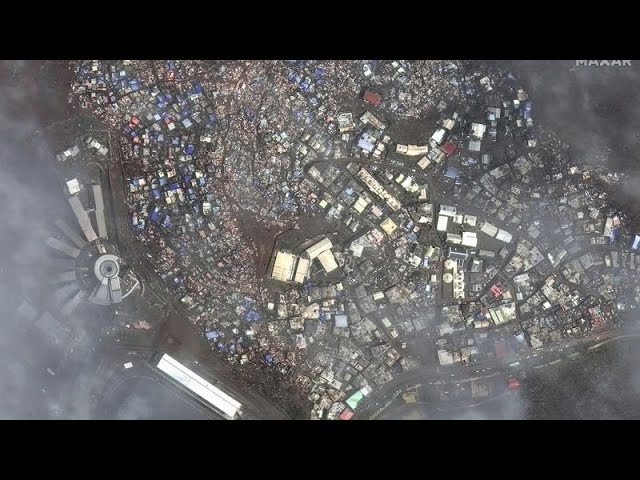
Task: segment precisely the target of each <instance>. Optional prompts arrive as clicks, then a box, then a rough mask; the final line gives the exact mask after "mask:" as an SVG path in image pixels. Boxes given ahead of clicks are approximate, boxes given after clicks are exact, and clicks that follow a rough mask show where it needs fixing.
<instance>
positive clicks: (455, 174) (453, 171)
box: [444, 166, 460, 178]
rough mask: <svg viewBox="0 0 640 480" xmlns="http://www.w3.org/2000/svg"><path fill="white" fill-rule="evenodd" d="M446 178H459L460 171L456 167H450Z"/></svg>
mask: <svg viewBox="0 0 640 480" xmlns="http://www.w3.org/2000/svg"><path fill="white" fill-rule="evenodd" d="M444 176H445V177H447V178H458V177H459V176H460V171H459V170H458V169H457V168H456V167H452V166H449V167H447V171H446V172H445V174H444Z"/></svg>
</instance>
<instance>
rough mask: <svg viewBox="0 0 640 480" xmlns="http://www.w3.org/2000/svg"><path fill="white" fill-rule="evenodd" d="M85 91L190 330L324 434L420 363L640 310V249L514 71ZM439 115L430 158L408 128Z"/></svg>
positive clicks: (286, 72) (460, 69) (198, 82)
mask: <svg viewBox="0 0 640 480" xmlns="http://www.w3.org/2000/svg"><path fill="white" fill-rule="evenodd" d="M75 95H76V97H77V98H78V99H79V101H80V104H81V105H82V106H85V107H90V108H92V109H93V111H94V112H95V113H96V114H98V115H99V116H100V117H101V118H102V119H103V120H105V121H106V122H107V123H109V124H111V125H112V126H113V127H115V128H118V129H119V130H120V131H121V132H122V139H123V142H124V145H125V148H124V151H123V153H122V155H123V165H124V168H125V174H126V177H127V182H128V188H129V192H128V207H129V211H130V222H131V228H132V229H133V231H134V233H135V234H136V235H137V237H138V239H139V240H140V241H141V242H143V243H144V244H145V245H146V246H147V248H148V249H149V251H150V252H152V254H153V261H154V262H155V265H156V269H157V272H158V273H159V274H160V275H161V276H162V278H164V279H165V281H166V282H167V283H168V284H169V285H171V287H172V288H173V290H174V293H175V296H176V298H179V299H181V301H182V303H183V304H184V305H185V308H186V309H187V311H188V314H189V318H190V320H191V321H193V322H194V323H196V324H198V325H200V326H201V327H202V329H203V332H204V334H205V335H206V337H207V339H208V340H209V341H210V342H211V345H212V347H213V348H214V349H215V350H219V351H221V352H224V353H225V355H226V358H228V359H229V360H230V361H232V362H235V363H240V364H246V363H250V362H255V361H259V362H263V363H266V364H267V365H270V366H273V367H274V368H277V369H278V370H280V371H281V372H282V373H283V374H284V375H285V376H287V377H288V378H290V379H292V380H293V381H295V382H296V383H297V384H298V385H299V386H300V388H303V389H304V391H305V392H307V394H308V398H309V399H310V401H311V402H312V403H313V408H312V412H311V416H312V417H313V418H341V419H348V418H351V416H352V415H354V412H356V413H357V409H358V406H359V405H360V404H361V402H363V401H364V400H365V399H366V397H367V396H368V395H369V394H370V393H371V392H372V391H373V389H376V388H379V387H382V386H384V385H385V384H386V383H387V382H389V381H390V380H391V379H393V378H394V377H395V376H396V375H398V374H400V373H402V372H408V371H411V370H413V369H416V368H418V367H425V366H426V367H429V366H433V367H434V368H445V367H448V366H450V368H457V367H456V366H468V365H474V364H475V365H484V364H494V363H495V364H498V363H505V362H506V363H509V362H514V361H516V360H517V359H518V358H519V357H520V356H522V355H525V354H528V352H530V351H531V350H532V349H536V348H544V347H545V346H547V345H549V344H552V343H554V342H558V341H561V340H565V339H567V338H575V337H580V336H585V335H588V334H591V333H593V332H597V331H602V330H603V329H606V328H610V327H612V326H614V325H615V324H616V322H617V319H618V316H617V315H616V312H617V311H618V310H624V309H625V308H631V306H632V305H633V304H634V302H637V299H638V298H637V297H640V287H639V286H637V285H635V283H634V284H633V287H632V288H629V286H630V285H631V284H632V283H633V279H632V278H633V277H634V275H633V274H632V273H630V272H633V271H634V270H636V269H637V268H638V267H640V258H636V253H635V251H638V248H639V247H640V240H638V238H640V237H631V236H628V235H627V232H625V230H624V216H623V214H622V213H620V212H614V211H611V210H610V209H609V208H608V207H607V200H606V198H605V197H604V196H603V194H602V193H600V192H599V191H598V190H597V189H596V188H595V184H594V183H593V182H591V181H590V179H591V177H592V176H596V175H600V173H599V172H592V171H590V170H588V169H585V168H583V167H580V166H578V165H573V164H572V163H570V161H569V159H568V157H567V154H566V148H565V147H564V146H563V144H562V143H561V142H560V141H559V140H558V139H557V138H555V137H554V136H553V135H552V134H550V133H549V132H547V131H545V130H544V129H542V128H538V127H537V126H535V125H534V122H533V118H532V106H533V104H532V101H531V100H530V99H529V97H528V95H527V93H526V92H525V91H524V90H523V89H522V88H521V87H520V85H519V84H518V82H517V80H516V79H515V78H514V77H513V76H512V75H511V74H509V73H507V72H503V71H500V70H499V69H495V70H492V69H488V70H486V71H484V72H483V73H479V72H476V71H475V70H474V69H473V68H472V66H470V65H467V64H463V63H460V62H444V61H433V62H400V61H393V62H312V61H303V62H299V61H296V62H224V63H221V64H219V65H213V66H212V65H208V64H207V63H206V62H195V61H184V62H182V61H181V62H177V61H176V62H173V61H168V62H154V63H153V65H149V64H148V62H140V61H124V62H88V63H80V64H79V65H78V80H77V83H76V86H75ZM344 99H352V102H351V103H350V104H349V105H346V104H345V103H344ZM471 112H473V113H471ZM421 116H423V117H427V118H431V119H433V120H432V123H431V126H430V127H429V128H427V129H426V131H421V132H420V133H418V134H417V138H414V139H411V141H412V142H413V143H408V142H407V141H406V140H404V138H405V137H403V136H402V135H403V132H402V131H398V130H396V125H397V120H399V119H403V118H417V117H421ZM400 138H402V139H403V140H402V142H400V141H399V139H400ZM95 148H96V149H97V150H98V151H100V148H101V146H100V145H98V146H95ZM62 155H63V156H73V155H74V153H73V152H72V151H68V152H63V154H62ZM302 217H306V218H314V219H315V220H316V221H322V222H325V225H326V228H323V229H322V230H324V231H325V232H329V231H330V232H332V233H331V234H329V233H320V234H315V235H314V234H312V233H309V234H308V235H305V233H306V232H305V231H300V230H299V228H300V224H301V223H300V219H301V218H302ZM252 228H253V230H252ZM271 229H274V230H275V231H276V232H277V233H281V236H279V237H278V238H277V239H274V240H273V242H274V243H275V247H274V246H273V244H272V243H268V244H266V243H265V244H262V243H261V242H262V241H263V240H264V241H265V242H266V240H265V239H264V237H265V236H266V235H265V233H264V232H268V231H271ZM287 232H289V233H291V232H293V233H295V235H293V236H292V235H289V234H288V233H287ZM270 238H272V237H270ZM294 238H295V240H294ZM261 252H262V253H261ZM265 252H267V256H268V254H269V252H271V257H270V260H268V265H267V268H266V270H267V271H266V272H264V275H259V274H258V270H259V268H258V263H260V260H259V259H260V258H261V255H263V256H264V253H265ZM256 259H258V260H256ZM265 264H266V262H265ZM261 276H263V278H260V277H261ZM424 352H430V353H428V354H424ZM460 368H463V367H460ZM464 368H466V367H464ZM482 395H483V394H482V392H480V393H478V394H477V396H479V397H482Z"/></svg>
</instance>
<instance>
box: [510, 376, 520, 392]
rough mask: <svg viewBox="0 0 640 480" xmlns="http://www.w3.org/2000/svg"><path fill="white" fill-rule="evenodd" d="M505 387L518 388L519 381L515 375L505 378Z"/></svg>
mask: <svg viewBox="0 0 640 480" xmlns="http://www.w3.org/2000/svg"><path fill="white" fill-rule="evenodd" d="M507 387H508V388H509V390H518V389H519V388H520V382H519V381H518V379H517V378H516V377H511V378H509V379H508V380H507Z"/></svg>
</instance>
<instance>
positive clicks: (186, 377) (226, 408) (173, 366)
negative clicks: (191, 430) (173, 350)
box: [158, 353, 242, 418]
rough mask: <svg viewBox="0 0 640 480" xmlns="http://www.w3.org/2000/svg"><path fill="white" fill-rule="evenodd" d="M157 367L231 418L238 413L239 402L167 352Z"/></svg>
mask: <svg viewBox="0 0 640 480" xmlns="http://www.w3.org/2000/svg"><path fill="white" fill-rule="evenodd" d="M158 369H159V370H161V371H163V372H164V373H166V374H167V375H169V376H170V377H171V378H173V379H174V380H175V381H177V382H178V383H180V384H182V385H184V386H185V387H187V388H188V389H189V390H191V391H192V392H193V393H195V394H196V395H198V396H199V397H201V398H202V399H204V400H206V401H207V402H208V403H210V404H211V405H213V406H214V407H216V408H217V409H219V410H220V411H222V412H223V413H225V414H226V415H228V416H229V417H231V418H233V417H234V416H235V415H236V414H237V413H238V410H240V407H241V406H242V405H241V404H240V403H239V402H237V401H236V400H234V399H233V398H231V397H230V396H229V395H227V394H226V393H224V392H223V391H222V390H220V389H218V388H216V387H214V386H213V385H211V384H210V383H209V382H207V381H206V380H205V379H204V378H202V377H200V376H199V375H196V374H195V373H194V372H193V371H191V370H189V369H188V368H187V367H185V366H184V365H182V364H181V363H180V362H178V361H177V360H176V359H174V358H173V357H171V356H170V355H169V354H167V353H165V354H164V355H163V356H162V358H161V359H160V361H159V362H158Z"/></svg>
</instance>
